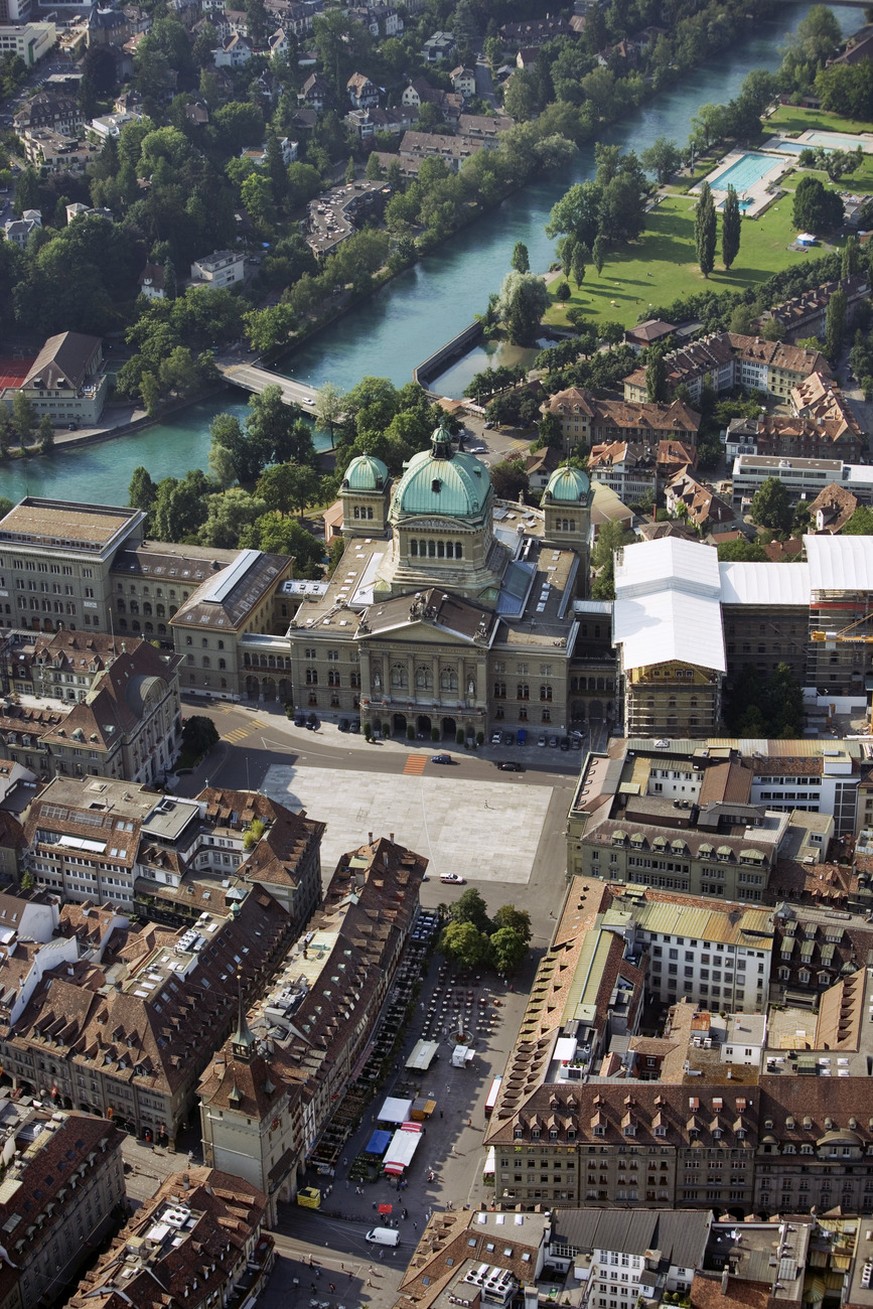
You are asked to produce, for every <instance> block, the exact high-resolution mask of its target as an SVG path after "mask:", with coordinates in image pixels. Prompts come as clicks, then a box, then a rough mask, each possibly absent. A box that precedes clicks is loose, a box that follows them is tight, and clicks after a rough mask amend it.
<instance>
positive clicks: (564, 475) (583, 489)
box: [546, 464, 591, 504]
mask: <svg viewBox="0 0 873 1309" xmlns="http://www.w3.org/2000/svg"><path fill="white" fill-rule="evenodd" d="M590 491H591V478H590V477H589V476H588V474H587V473H585V472H583V471H582V469H581V468H571V467H570V465H569V464H565V465H564V466H563V468H556V469H555V471H554V472H553V473H552V475H551V477H550V478H549V484H548V486H547V487H546V495H547V496H551V498H552V499H553V500H557V501H558V502H559V503H561V504H578V503H579V501H580V500H587V498H588V495H589V493H590Z"/></svg>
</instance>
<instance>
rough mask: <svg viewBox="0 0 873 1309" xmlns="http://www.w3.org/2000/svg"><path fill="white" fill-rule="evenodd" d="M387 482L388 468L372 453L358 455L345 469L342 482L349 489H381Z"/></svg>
mask: <svg viewBox="0 0 873 1309" xmlns="http://www.w3.org/2000/svg"><path fill="white" fill-rule="evenodd" d="M387 482H388V469H387V468H386V467H385V465H384V464H383V463H382V460H381V459H376V458H375V457H374V456H373V455H358V456H357V457H356V458H354V459H353V460H352V462H351V463H350V464H349V466H348V468H347V469H346V475H345V477H344V478H343V483H344V485H345V486H347V487H348V489H349V490H350V491H381V490H382V488H383V487H384V486H385V485H387Z"/></svg>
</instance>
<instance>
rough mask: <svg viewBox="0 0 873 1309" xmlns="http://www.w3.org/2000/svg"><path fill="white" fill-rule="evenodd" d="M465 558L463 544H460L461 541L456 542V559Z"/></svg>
mask: <svg viewBox="0 0 873 1309" xmlns="http://www.w3.org/2000/svg"><path fill="white" fill-rule="evenodd" d="M463 557H464V547H463V546H462V545H461V542H460V541H456V542H455V558H456V559H463Z"/></svg>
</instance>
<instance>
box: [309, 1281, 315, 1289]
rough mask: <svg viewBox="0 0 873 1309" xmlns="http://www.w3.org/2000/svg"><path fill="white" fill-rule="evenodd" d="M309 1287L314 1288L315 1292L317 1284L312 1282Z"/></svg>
mask: <svg viewBox="0 0 873 1309" xmlns="http://www.w3.org/2000/svg"><path fill="white" fill-rule="evenodd" d="M309 1285H310V1286H311V1287H312V1289H313V1291H314V1290H315V1282H310V1283H309Z"/></svg>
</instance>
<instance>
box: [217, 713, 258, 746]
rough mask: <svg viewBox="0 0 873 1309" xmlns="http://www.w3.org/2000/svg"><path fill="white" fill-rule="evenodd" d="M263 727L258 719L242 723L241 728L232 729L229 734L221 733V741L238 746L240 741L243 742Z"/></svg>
mask: <svg viewBox="0 0 873 1309" xmlns="http://www.w3.org/2000/svg"><path fill="white" fill-rule="evenodd" d="M263 726H264V724H263V723H262V722H261V720H260V718H252V719H250V720H249V722H247V723H244V724H243V726H242V727H234V728H232V729H231V731H229V732H222V733H221V739H222V741H229V742H230V744H231V745H239V743H240V741H244V740H245V739H246V737H247V736H251V734H252V732H254V731H257V729H258V728H259V727H263Z"/></svg>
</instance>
